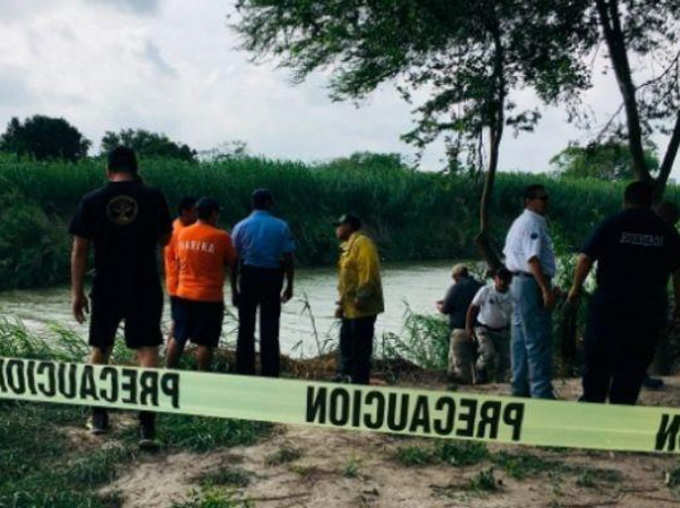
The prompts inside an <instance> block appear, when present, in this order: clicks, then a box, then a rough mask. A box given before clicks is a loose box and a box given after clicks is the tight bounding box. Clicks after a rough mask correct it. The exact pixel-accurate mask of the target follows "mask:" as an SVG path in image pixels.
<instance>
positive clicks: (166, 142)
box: [101, 129, 196, 161]
mask: <svg viewBox="0 0 680 508" xmlns="http://www.w3.org/2000/svg"><path fill="white" fill-rule="evenodd" d="M119 145H123V146H127V147H129V148H132V149H133V150H134V151H135V152H136V154H137V156H138V157H142V158H145V157H164V158H169V159H179V160H183V161H195V160H196V150H193V149H192V148H190V147H189V146H188V145H185V144H180V143H175V142H174V141H171V140H170V138H168V137H167V136H166V135H165V134H158V133H155V132H149V131H146V130H144V129H137V130H132V129H123V130H121V131H120V132H119V133H115V132H111V131H106V133H105V134H104V137H103V138H102V144H101V151H102V153H103V154H106V153H108V152H110V151H111V150H113V149H114V148H116V147H117V146H119Z"/></svg>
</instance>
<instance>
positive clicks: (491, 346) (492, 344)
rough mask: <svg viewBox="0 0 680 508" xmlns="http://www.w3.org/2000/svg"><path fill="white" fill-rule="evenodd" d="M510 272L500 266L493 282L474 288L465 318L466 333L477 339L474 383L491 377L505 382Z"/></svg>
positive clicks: (510, 308) (508, 349)
mask: <svg viewBox="0 0 680 508" xmlns="http://www.w3.org/2000/svg"><path fill="white" fill-rule="evenodd" d="M510 281H512V273H510V271H509V270H508V269H507V268H505V267H503V268H500V269H498V270H497V271H496V273H495V274H494V279H493V282H491V283H489V284H487V285H486V286H483V287H481V288H480V289H479V291H477V294H475V296H474V298H473V299H472V303H470V307H469V308H468V311H467V316H466V320H465V331H466V335H467V336H468V337H469V338H470V339H472V338H473V337H474V338H475V339H476V340H477V354H478V356H477V362H476V370H475V384H483V383H486V382H488V381H489V380H491V379H493V380H495V381H496V382H498V383H504V382H506V381H507V378H506V376H507V371H508V367H509V365H510V319H511V317H512V298H511V296H510V291H509V287H510Z"/></svg>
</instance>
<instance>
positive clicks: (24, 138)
mask: <svg viewBox="0 0 680 508" xmlns="http://www.w3.org/2000/svg"><path fill="white" fill-rule="evenodd" d="M90 144H91V143H90V141H89V140H87V139H85V138H84V137H83V135H82V134H81V133H80V131H78V129H76V128H75V127H73V126H72V125H71V124H69V123H68V122H67V121H66V120H64V119H63V118H50V117H48V116H44V115H34V116H32V117H30V118H27V119H26V120H24V123H23V124H22V123H21V122H20V121H19V119H18V118H16V117H14V118H12V119H11V120H10V122H9V123H8V124H7V130H6V131H5V133H4V134H3V135H2V136H0V151H4V152H10V153H15V154H17V155H18V156H29V157H32V158H35V159H37V160H49V159H63V160H67V161H71V162H75V161H77V160H79V159H82V158H83V157H85V156H86V155H87V150H88V148H89V147H90Z"/></svg>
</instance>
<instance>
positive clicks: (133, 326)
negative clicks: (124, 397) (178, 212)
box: [69, 147, 172, 448]
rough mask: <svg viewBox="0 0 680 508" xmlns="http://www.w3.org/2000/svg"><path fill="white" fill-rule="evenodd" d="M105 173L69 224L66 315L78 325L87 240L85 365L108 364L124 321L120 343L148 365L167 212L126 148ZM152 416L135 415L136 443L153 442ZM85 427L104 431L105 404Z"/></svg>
mask: <svg viewBox="0 0 680 508" xmlns="http://www.w3.org/2000/svg"><path fill="white" fill-rule="evenodd" d="M106 175H107V177H108V179H109V182H108V184H106V185H105V186H104V187H101V188H99V189H96V190H94V191H92V192H90V193H88V194H86V195H85V196H84V197H83V198H82V200H81V201H80V203H79V205H78V210H77V212H76V214H75V216H74V217H73V219H72V220H71V225H70V227H69V232H70V233H71V234H72V235H73V251H72V254H71V289H72V299H71V301H72V309H73V315H74V316H75V318H76V320H77V321H78V322H79V323H82V322H84V321H85V312H87V311H88V310H89V309H88V301H87V298H86V297H85V291H84V277H85V271H86V269H87V258H88V252H89V249H90V246H91V245H92V246H94V268H95V275H94V279H93V282H92V292H91V294H90V299H91V301H92V316H91V319H90V337H89V344H90V346H92V357H91V363H94V364H106V363H108V360H109V356H110V355H111V349H112V347H113V342H114V339H115V336H116V331H117V329H118V325H119V324H120V322H121V321H125V342H126V344H127V346H128V347H129V348H131V349H135V350H136V351H137V358H138V359H139V363H140V365H141V366H143V367H155V366H156V365H157V364H158V346H159V345H160V344H161V342H162V335H161V328H160V321H161V313H162V309H163V293H162V290H161V283H160V278H159V274H158V263H157V248H158V245H159V244H160V245H165V244H166V243H167V242H168V240H169V239H170V234H171V232H172V226H171V219H170V212H169V210H168V206H167V203H166V201H165V197H164V196H163V194H161V192H160V191H159V190H157V189H153V188H151V187H147V186H146V185H144V184H143V183H142V181H141V179H140V178H139V176H138V174H137V159H136V157H135V153H134V152H133V151H132V150H131V149H130V148H126V147H117V148H115V149H113V150H112V151H111V153H109V156H108V166H107V170H106ZM154 416H155V415H154V413H151V412H147V411H142V412H140V414H139V420H140V446H141V447H143V448H144V447H152V446H154V443H153V439H154V433H155V432H154V430H155V429H154ZM88 426H89V427H90V430H91V431H92V433H93V434H101V433H103V432H105V431H106V430H107V428H108V413H107V412H106V410H105V409H103V408H94V409H93V413H92V417H91V419H90V421H89V423H88Z"/></svg>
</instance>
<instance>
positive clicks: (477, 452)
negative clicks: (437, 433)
mask: <svg viewBox="0 0 680 508" xmlns="http://www.w3.org/2000/svg"><path fill="white" fill-rule="evenodd" d="M434 454H435V456H436V457H437V458H438V459H439V460H441V461H442V462H445V463H447V464H450V465H452V466H470V465H473V464H477V463H479V462H481V461H483V460H484V459H486V458H488V457H489V451H488V450H487V448H486V445H485V444H484V443H479V442H476V441H455V440H442V441H438V442H437V444H436V445H435V447H434Z"/></svg>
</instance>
